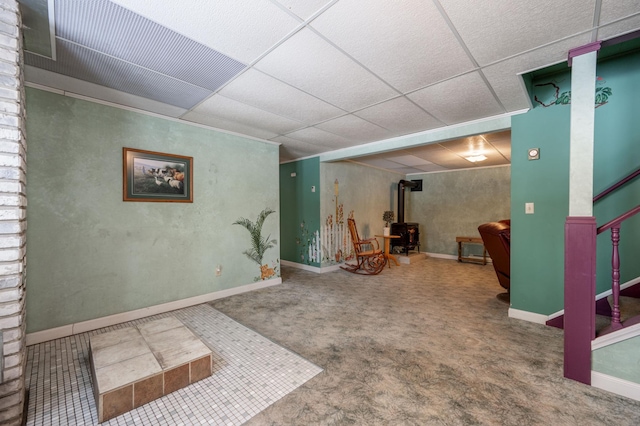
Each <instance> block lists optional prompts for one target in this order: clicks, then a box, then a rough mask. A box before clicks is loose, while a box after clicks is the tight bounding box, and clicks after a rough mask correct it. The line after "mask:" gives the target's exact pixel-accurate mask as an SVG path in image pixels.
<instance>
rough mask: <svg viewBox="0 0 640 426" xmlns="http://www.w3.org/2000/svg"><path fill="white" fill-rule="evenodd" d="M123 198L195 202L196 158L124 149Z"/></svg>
mask: <svg viewBox="0 0 640 426" xmlns="http://www.w3.org/2000/svg"><path fill="white" fill-rule="evenodd" d="M122 175H123V185H122V187H123V200H124V201H151V202H167V203H193V157H185V156H184V155H175V154H165V153H162V152H154V151H143V150H141V149H133V148H122Z"/></svg>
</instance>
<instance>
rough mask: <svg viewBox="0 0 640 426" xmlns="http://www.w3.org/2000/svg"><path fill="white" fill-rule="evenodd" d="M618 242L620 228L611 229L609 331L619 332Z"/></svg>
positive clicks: (620, 324)
mask: <svg viewBox="0 0 640 426" xmlns="http://www.w3.org/2000/svg"><path fill="white" fill-rule="evenodd" d="M619 242H620V227H616V228H611V244H612V245H613V253H612V254H611V278H612V283H611V292H612V293H613V309H612V311H611V330H612V331H613V330H620V329H621V328H622V323H621V322H620V253H619V251H618V243H619Z"/></svg>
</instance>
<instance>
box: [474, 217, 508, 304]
mask: <svg viewBox="0 0 640 426" xmlns="http://www.w3.org/2000/svg"><path fill="white" fill-rule="evenodd" d="M478 232H480V236H481V237H482V241H483V243H484V247H485V248H486V249H487V252H489V256H491V260H492V262H493V269H495V271H496V275H497V276H498V282H499V283H500V285H501V286H502V287H504V288H505V289H506V290H507V293H503V294H499V295H498V298H499V299H500V300H506V301H508V300H509V290H510V288H511V221H509V220H501V221H500V222H489V223H484V224H482V225H480V226H478Z"/></svg>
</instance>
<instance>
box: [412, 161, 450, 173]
mask: <svg viewBox="0 0 640 426" xmlns="http://www.w3.org/2000/svg"><path fill="white" fill-rule="evenodd" d="M414 168H416V169H418V170H420V171H422V172H441V171H443V170H448V169H447V168H446V167H442V166H439V165H437V164H433V163H432V164H425V165H419V166H414Z"/></svg>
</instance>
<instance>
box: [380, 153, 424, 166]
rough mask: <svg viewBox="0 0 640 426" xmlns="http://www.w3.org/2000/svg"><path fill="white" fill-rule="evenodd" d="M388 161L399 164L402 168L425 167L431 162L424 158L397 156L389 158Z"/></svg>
mask: <svg viewBox="0 0 640 426" xmlns="http://www.w3.org/2000/svg"><path fill="white" fill-rule="evenodd" d="M389 160H391V161H394V162H396V163H400V164H402V165H403V166H411V167H413V166H425V165H427V164H431V162H429V161H427V160H425V159H424V158H420V157H416V156H415V155H399V156H392V157H389Z"/></svg>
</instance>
